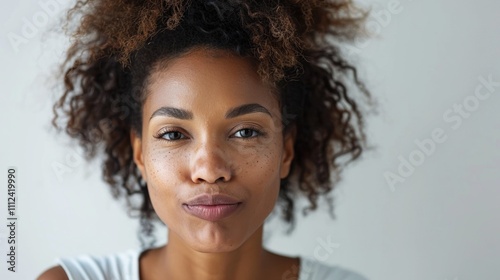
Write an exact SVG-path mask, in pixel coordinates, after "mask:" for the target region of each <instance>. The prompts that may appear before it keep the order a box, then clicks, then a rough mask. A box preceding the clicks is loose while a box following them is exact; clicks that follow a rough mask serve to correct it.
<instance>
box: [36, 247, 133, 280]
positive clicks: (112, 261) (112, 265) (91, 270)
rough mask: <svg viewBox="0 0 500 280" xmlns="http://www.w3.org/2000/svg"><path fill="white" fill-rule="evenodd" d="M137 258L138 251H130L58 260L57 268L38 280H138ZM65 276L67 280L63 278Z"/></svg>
mask: <svg viewBox="0 0 500 280" xmlns="http://www.w3.org/2000/svg"><path fill="white" fill-rule="evenodd" d="M137 256H138V251H137V250H129V251H126V252H119V253H113V254H107V255H90V254H80V255H78V256H75V257H64V258H57V259H56V260H55V261H56V266H55V267H52V268H50V269H48V270H47V271H45V272H44V273H43V274H42V275H40V278H39V279H37V280H51V279H52V280H61V279H96V280H101V279H102V280H104V279H124V280H136V279H138V278H137V277H136V276H138V262H137V260H138V259H137ZM63 274H64V275H65V276H66V278H61V277H63ZM41 277H44V278H41ZM52 277H59V278H52Z"/></svg>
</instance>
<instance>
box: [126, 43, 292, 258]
mask: <svg viewBox="0 0 500 280" xmlns="http://www.w3.org/2000/svg"><path fill="white" fill-rule="evenodd" d="M146 94H147V98H146V100H145V102H144V105H143V115H142V118H143V122H142V123H143V129H142V137H141V138H138V137H136V135H135V134H134V133H131V139H132V143H133V148H134V161H135V163H136V164H137V166H138V168H139V170H140V171H141V174H142V176H143V178H144V180H145V181H146V182H147V185H148V189H149V193H150V197H151V201H152V204H153V207H154V209H155V211H156V213H157V214H158V216H159V217H160V218H161V220H162V221H163V222H164V223H165V224H166V225H167V227H168V228H169V232H170V234H171V233H174V234H177V235H178V236H179V237H180V238H182V239H183V241H184V242H186V243H187V244H188V245H189V246H191V247H192V248H193V249H195V250H198V251H202V252H226V251H231V250H234V249H236V248H238V247H240V246H241V245H242V244H243V243H244V242H245V241H246V240H247V239H249V237H250V236H251V235H252V234H254V233H255V232H256V230H257V229H258V228H259V227H260V226H262V224H263V222H264V220H265V219H266V217H267V216H268V215H269V214H270V213H271V211H272V209H273V208H274V205H275V202H276V200H277V197H278V193H279V185H280V179H281V178H284V177H286V176H287V175H288V173H289V169H290V163H291V161H292V158H293V137H291V136H290V135H288V134H287V135H285V137H283V135H282V125H281V124H282V122H281V113H280V112H281V111H280V108H279V104H278V100H277V99H276V98H275V95H274V94H273V92H272V91H271V88H270V87H269V86H268V85H266V84H264V83H263V82H261V80H260V79H259V76H258V75H257V73H256V70H255V67H254V65H253V64H252V63H251V62H250V61H249V60H247V59H244V58H241V57H238V56H234V55H231V54H230V53H228V52H225V51H215V50H210V51H209V50H201V49H197V50H194V51H191V52H189V53H188V54H185V55H183V56H180V57H178V58H174V59H171V60H170V61H168V63H166V64H164V65H163V66H162V67H157V70H155V71H154V72H153V73H152V75H151V77H150V79H149V85H148V88H147V92H146ZM202 194H208V195H216V194H224V195H227V196H230V197H232V198H234V199H235V200H236V201H237V202H238V203H237V204H236V205H233V206H230V205H229V206H228V205H226V206H221V205H219V206H206V203H202V204H204V205H205V206H194V204H193V203H191V202H189V201H190V200H191V199H193V198H195V197H197V196H199V195H202ZM215 203H216V204H218V203H222V202H215ZM226 203H228V202H226ZM231 203H232V202H231ZM186 204H191V206H187V205H186ZM228 209H232V212H231V213H230V214H229V215H226V216H223V217H221V216H217V214H220V212H223V211H226V210H228ZM191 211H195V212H196V211H198V213H201V215H202V216H201V217H200V216H196V215H194V214H192V212H191ZM203 214H206V215H208V218H207V217H206V216H203Z"/></svg>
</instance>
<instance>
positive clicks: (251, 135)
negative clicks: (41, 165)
mask: <svg viewBox="0 0 500 280" xmlns="http://www.w3.org/2000/svg"><path fill="white" fill-rule="evenodd" d="M357 11H358V10H357V9H356V8H355V6H354V5H353V4H352V3H351V1H348V0H345V1H333V2H328V1H292V0H289V1H236V0H235V1H199V0H192V1H160V0H157V1H132V0H117V1H99V0H96V1H78V3H77V5H76V6H75V7H74V8H73V9H72V10H71V11H70V13H69V15H68V18H72V17H75V16H78V17H81V22H80V23H79V25H78V26H77V27H76V30H75V32H74V33H73V36H74V38H75V41H74V43H73V45H72V46H71V48H70V49H69V51H68V56H67V60H66V63H65V64H64V65H63V70H65V77H64V82H65V89H66V91H65V93H64V95H63V96H62V97H61V99H60V100H59V102H58V103H57V104H55V106H54V111H55V113H56V116H55V118H54V120H53V123H54V125H55V126H56V127H58V126H57V123H56V121H57V119H58V117H59V114H58V112H59V113H62V114H64V115H66V116H67V117H68V120H67V123H65V129H66V132H67V133H68V134H69V135H70V136H72V137H74V138H76V139H78V140H79V141H80V144H81V145H82V146H83V147H84V148H85V150H86V151H87V154H88V156H89V158H90V157H93V156H95V155H96V154H97V153H98V152H100V151H101V150H99V149H100V148H104V155H105V158H104V164H103V176H104V179H105V180H106V182H107V183H108V184H109V185H110V186H111V188H112V189H113V191H114V194H115V196H116V197H117V198H119V197H124V198H126V199H127V202H128V204H129V206H130V208H131V209H137V210H140V218H141V224H142V226H143V235H142V236H141V242H142V244H143V248H141V250H131V251H128V252H126V253H117V254H114V255H109V256H102V257H91V256H80V257H77V258H72V259H58V265H57V266H55V267H53V268H51V269H48V270H47V271H45V272H44V273H42V275H40V276H39V278H38V279H41V280H44V279H137V280H138V279H141V280H144V279H146V280H154V279H299V280H305V279H365V278H363V277H361V276H360V275H359V274H356V273H354V272H352V271H348V270H344V269H341V268H340V267H333V266H328V265H326V264H323V263H320V262H318V261H315V260H314V259H312V258H308V257H300V256H297V257H288V256H282V255H279V254H276V253H272V252H270V251H268V250H266V249H265V248H263V246H262V233H263V223H264V221H265V219H266V217H268V216H269V214H270V213H271V212H272V211H273V209H274V208H275V204H276V202H277V201H280V202H281V203H282V214H283V215H282V217H283V218H284V220H285V221H287V222H289V223H290V224H291V225H292V226H293V221H294V217H293V211H294V200H295V198H296V196H297V195H305V196H306V197H307V198H308V200H309V201H310V203H311V206H310V207H309V209H310V210H314V209H316V207H317V200H318V197H319V196H320V195H325V194H327V193H329V192H330V191H331V190H332V184H333V183H335V182H337V181H338V179H339V175H340V170H341V169H340V168H341V166H340V165H339V163H338V162H337V160H338V159H340V158H343V157H347V158H348V159H349V160H351V161H352V160H354V159H356V158H358V157H359V155H360V153H361V149H362V146H363V144H364V134H363V122H362V120H363V118H362V114H361V113H360V111H359V109H358V106H357V102H355V101H354V100H353V99H351V97H349V96H348V95H347V86H346V83H345V82H342V79H343V77H347V76H346V75H345V76H342V75H343V74H349V73H351V74H353V76H354V82H355V83H356V84H357V85H358V86H360V88H361V89H362V91H363V92H365V93H366V94H367V95H368V92H367V91H366V90H365V89H364V88H363V87H362V84H361V83H360V82H359V81H358V80H357V78H356V70H355V68H354V67H352V66H351V65H349V64H347V63H346V62H345V61H344V60H343V59H342V56H341V55H340V52H339V51H338V49H337V48H336V47H335V46H333V45H331V40H330V39H337V40H342V39H345V40H347V39H353V38H355V37H356V35H358V32H359V31H360V30H361V26H362V25H361V23H362V20H363V18H364V17H365V16H366V14H363V13H361V15H360V16H355V14H354V13H355V12H357ZM70 23H71V21H70ZM69 26H70V27H71V24H70V25H69ZM136 195H138V196H140V197H141V202H140V205H139V206H138V207H137V205H135V204H134V203H133V201H134V200H133V199H132V197H134V196H136ZM155 219H156V220H157V219H159V220H161V222H163V223H164V224H165V225H166V226H167V227H168V229H169V234H168V242H167V244H166V245H164V246H161V247H153V246H152V245H154V242H153V243H149V244H146V243H147V240H146V238H147V237H151V231H152V222H153V221H154V220H155Z"/></svg>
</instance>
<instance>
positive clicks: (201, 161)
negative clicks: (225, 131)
mask: <svg viewBox="0 0 500 280" xmlns="http://www.w3.org/2000/svg"><path fill="white" fill-rule="evenodd" d="M231 174H232V168H231V163H230V162H229V161H228V157H227V156H226V153H225V151H224V149H223V148H222V147H220V146H219V145H218V144H217V143H213V142H211V143H209V142H204V143H200V144H199V145H198V147H197V148H196V150H195V153H194V155H193V157H192V158H191V180H192V181H193V182H194V183H209V184H213V183H217V182H227V181H229V180H231Z"/></svg>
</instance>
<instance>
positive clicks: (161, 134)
mask: <svg viewBox="0 0 500 280" xmlns="http://www.w3.org/2000/svg"><path fill="white" fill-rule="evenodd" d="M242 130H251V131H252V132H253V133H252V134H254V133H255V134H256V135H254V136H250V137H235V138H240V139H243V140H250V139H252V138H255V137H261V136H264V135H265V134H264V132H262V131H260V130H259V129H257V128H254V127H244V128H242V129H239V130H238V131H236V132H235V133H234V134H236V133H238V132H240V131H242ZM173 132H177V133H180V134H181V135H182V136H183V138H180V139H174V140H171V139H165V138H163V137H164V136H165V135H167V134H169V133H173ZM234 134H233V135H234ZM154 137H155V138H157V139H159V140H165V141H171V142H173V141H179V140H183V139H186V138H187V137H186V136H185V135H184V134H182V132H180V131H179V130H175V129H168V128H166V129H162V130H160V131H159V132H158V133H157V134H156V135H155V136H154Z"/></svg>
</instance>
